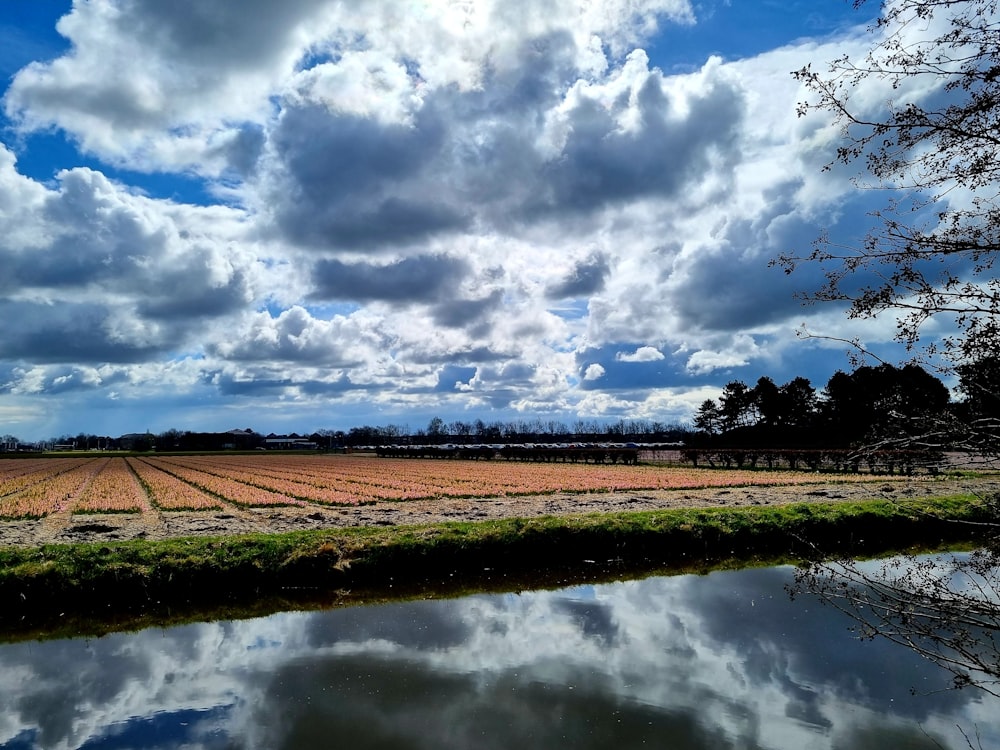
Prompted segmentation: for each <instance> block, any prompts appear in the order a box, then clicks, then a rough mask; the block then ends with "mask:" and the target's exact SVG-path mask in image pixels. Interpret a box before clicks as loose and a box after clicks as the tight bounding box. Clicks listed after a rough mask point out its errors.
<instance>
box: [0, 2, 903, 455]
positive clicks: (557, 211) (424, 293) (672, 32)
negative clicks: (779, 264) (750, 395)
mask: <svg viewBox="0 0 1000 750" xmlns="http://www.w3.org/2000/svg"><path fill="white" fill-rule="evenodd" d="M873 6H876V4H872V3H868V4H866V5H864V6H862V9H861V10H860V11H856V10H854V9H852V7H851V4H850V3H849V2H842V1H841V0H822V2H816V1H815V0H781V1H780V2H778V1H777V0H775V1H774V2H772V1H771V0H756V1H748V0H703V1H702V0H588V1H587V2H571V1H570V0H547V1H546V2H535V1H534V0H532V2H521V1H519V0H495V1H494V0H481V1H480V2H472V1H471V0H453V1H451V2H431V1H429V0H428V1H424V0H405V1H404V0H366V2H350V1H347V2H329V1H327V0H286V1H285V2H281V3H275V2H272V1H271V0H242V1H241V2H239V3H233V2H221V1H217V0H175V1H174V2H170V3H144V2H139V1H138V0H89V1H84V0H76V2H72V3H71V2H60V1H59V0H46V2H6V3H3V4H0V78H2V80H3V82H4V83H3V88H2V89H0V97H2V98H0V316H2V317H0V319H2V320H3V321H4V322H3V326H2V327H0V434H3V433H9V434H13V435H16V436H18V437H20V438H21V439H23V440H39V439H46V438H49V437H53V436H58V435H62V434H75V433H77V432H80V431H84V432H89V433H94V434H108V435H118V434H123V433H128V432H142V431H146V430H150V431H152V432H161V431H164V430H167V429H170V428H176V429H182V430H196V431H197V430H218V431H223V430H228V429H233V428H237V427H238V428H247V427H249V428H252V429H254V430H256V431H258V432H263V433H267V432H279V433H280V432H288V431H293V430H294V431H298V432H309V431H313V430H317V429H347V428H349V427H351V426H355V425H361V424H371V425H382V424H397V425H403V426H406V427H409V428H410V429H418V428H421V427H424V426H426V425H427V423H428V421H429V419H430V418H432V417H441V418H443V419H444V420H445V421H446V422H448V421H452V420H463V421H474V420H476V419H482V420H484V421H486V422H490V421H494V420H502V421H507V420H519V419H535V418H541V419H543V420H546V421H549V420H559V421H562V422H564V423H566V424H568V425H572V424H573V423H574V422H575V421H576V420H580V419H585V420H595V419H596V420H601V421H604V420H607V421H613V420H618V419H621V418H624V419H645V420H653V421H659V422H664V423H685V422H687V421H688V420H690V418H691V416H692V414H693V413H694V411H695V410H696V409H697V407H698V405H699V404H701V403H702V401H704V400H705V399H706V398H714V397H716V396H718V394H719V392H720V389H721V388H722V386H724V385H725V383H727V382H729V381H731V380H744V381H745V382H748V383H752V382H755V381H756V379H757V378H758V377H760V376H762V375H767V376H769V377H771V378H773V379H774V380H775V382H777V383H779V384H781V383H783V382H787V381H788V380H791V379H792V378H794V377H796V376H804V377H807V378H809V379H810V380H811V381H812V383H813V385H814V386H815V387H816V388H817V389H820V388H822V386H823V385H825V383H826V381H827V380H828V379H829V377H830V376H831V375H832V374H833V373H834V372H835V371H836V370H838V369H849V362H848V358H847V356H846V353H845V346H844V344H842V343H840V342H838V341H834V340H831V339H824V338H810V337H803V336H802V335H799V334H797V331H800V330H802V329H803V327H804V328H805V329H807V330H808V331H810V332H812V333H815V334H821V335H823V336H828V337H835V338H854V337H859V338H861V339H862V340H863V341H864V342H865V344H866V345H868V346H871V347H873V348H878V347H889V346H890V342H891V341H892V336H893V334H894V332H895V328H894V325H893V321H892V320H889V319H881V320H877V321H851V320H849V319H848V318H847V317H846V316H845V314H844V310H843V309H842V308H838V307H836V306H832V305H820V306H812V307H810V306H803V304H802V303H801V301H800V300H799V299H797V298H796V297H795V293H796V292H797V291H803V290H808V289H812V288H815V287H816V286H817V285H818V284H819V282H820V279H821V275H820V273H819V269H815V268H805V269H803V270H800V271H797V272H796V273H794V274H791V275H786V274H785V273H783V271H782V270H781V269H780V268H774V267H770V266H769V261H770V260H771V259H773V258H775V257H776V256H778V255H779V254H782V253H788V252H792V251H794V252H801V253H806V252H808V251H809V249H810V248H811V243H812V242H813V241H814V240H815V239H816V238H817V237H818V236H819V234H820V233H821V232H823V231H827V230H828V231H830V232H831V233H833V234H835V235H836V236H837V237H843V238H848V239H849V238H852V237H853V238H856V237H859V236H861V234H863V230H864V224H865V222H866V221H867V220H868V219H866V212H867V211H870V210H871V209H872V208H873V207H874V206H875V205H876V204H875V203H874V202H873V201H876V200H877V201H878V202H879V203H881V202H882V199H883V198H884V196H881V197H878V196H872V195H870V194H866V193H864V192H863V191H858V190H856V189H855V188H854V187H853V186H852V184H851V181H850V177H851V176H852V174H853V173H854V170H853V169H850V168H834V169H832V170H829V171H824V170H823V167H824V165H826V164H827V163H828V162H829V161H830V159H831V158H832V156H833V154H834V153H835V148H836V145H837V143H838V132H837V130H836V128H835V127H833V126H832V125H831V123H830V122H829V118H828V117H825V116H823V115H822V114H817V113H814V114H810V115H809V116H806V117H797V116H796V112H795V107H796V104H797V102H799V101H801V100H802V99H804V98H807V93H806V92H804V91H803V90H802V89H801V88H800V87H799V84H798V83H797V82H796V81H795V80H794V79H793V77H792V76H791V71H793V70H796V69H798V68H800V67H802V66H803V65H805V64H809V63H812V64H813V66H814V67H816V68H820V69H822V68H825V66H826V64H827V62H828V61H830V60H832V59H833V58H834V57H837V56H839V55H840V54H844V53H847V54H854V55H859V56H860V55H863V54H864V52H865V51H866V50H867V49H868V48H869V47H870V46H871V44H872V35H871V32H869V30H868V24H869V22H870V21H871V18H872V14H873V13H875V12H877V10H878V9H877V6H876V7H873ZM861 94H862V95H859V101H860V102H861V103H862V104H865V102H871V105H870V106H872V107H876V106H878V104H879V103H880V102H884V99H885V97H887V96H888V94H887V93H885V92H879V91H877V90H876V88H875V87H873V88H872V90H870V91H866V92H861Z"/></svg>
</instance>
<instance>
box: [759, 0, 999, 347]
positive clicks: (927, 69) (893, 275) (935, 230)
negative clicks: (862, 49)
mask: <svg viewBox="0 0 1000 750" xmlns="http://www.w3.org/2000/svg"><path fill="white" fill-rule="evenodd" d="M864 2H865V0H856V2H855V5H861V4H863V3H864ZM870 31H871V32H872V36H873V39H874V45H873V46H872V48H871V50H870V51H869V52H868V54H867V55H866V57H865V58H864V59H863V60H855V59H852V58H851V57H849V56H844V57H840V58H838V59H836V60H834V61H833V62H832V63H831V64H830V66H829V69H828V71H827V72H826V73H820V72H817V71H816V70H814V69H813V67H812V66H806V67H804V68H802V69H801V70H798V71H796V72H795V73H794V75H795V77H796V78H797V79H798V80H799V81H801V82H802V83H803V84H804V85H805V87H806V88H807V89H808V91H809V92H810V93H811V94H812V98H811V99H810V100H808V101H806V102H803V103H801V104H800V105H799V114H800V115H804V114H806V113H808V112H817V111H818V112H822V113H827V114H829V115H831V116H832V119H833V121H834V122H835V123H836V124H837V125H839V126H840V133H841V134H842V136H843V140H842V142H841V144H840V146H839V147H838V148H837V151H836V157H835V159H834V160H833V161H832V162H831V164H830V165H828V166H832V164H834V163H835V162H841V163H843V164H846V165H851V164H855V163H859V164H862V165H863V166H864V173H863V174H862V175H861V176H859V178H858V182H859V184H862V185H863V186H864V187H865V188H870V187H877V188H883V189H885V190H886V191H887V193H888V195H887V201H886V204H885V206H884V208H883V209H882V210H880V211H878V212H876V213H875V214H874V216H875V218H876V221H875V223H874V226H873V228H872V229H871V231H870V232H869V234H868V235H867V237H866V238H865V240H864V241H863V242H862V243H860V244H859V245H853V244H851V245H844V244H841V243H840V242H839V241H838V239H837V238H831V237H823V238H822V239H821V240H820V241H819V242H817V244H816V246H815V248H814V250H813V252H812V253H811V254H809V255H807V256H799V255H796V254H790V255H786V256H783V257H781V258H779V259H778V260H777V263H778V264H779V265H782V266H783V267H784V268H785V270H786V272H788V273H791V272H792V271H793V270H794V269H795V268H796V267H797V266H798V265H799V264H800V263H802V262H804V261H808V262H811V263H819V264H820V265H821V266H822V268H823V269H824V273H825V277H826V282H825V284H824V285H823V286H822V287H821V288H820V289H819V290H817V291H815V292H814V293H811V294H810V295H808V296H809V297H810V298H811V299H813V300H818V301H826V300H833V301H841V302H847V303H848V304H849V306H850V315H851V316H852V317H860V318H868V317H875V316H878V315H880V314H882V313H886V312H891V313H893V314H896V315H897V316H898V319H899V326H898V334H897V338H898V339H899V340H900V341H902V342H904V343H905V344H907V345H908V346H909V347H914V346H916V345H917V344H918V342H919V340H920V336H921V331H922V328H923V326H924V324H925V323H926V322H927V321H928V320H930V319H931V318H936V317H941V316H944V317H947V318H949V319H950V322H951V324H952V325H954V327H955V331H956V332H955V334H954V335H952V336H951V337H948V338H946V339H944V341H943V342H941V344H940V347H937V346H932V347H930V348H931V351H932V352H937V351H939V350H943V352H944V353H945V354H947V355H949V356H950V357H951V358H952V359H954V360H955V361H959V362H960V361H965V360H969V359H973V360H975V359H982V358H983V357H985V356H992V355H996V354H998V353H1000V350H998V347H1000V327H998V313H1000V279H998V278H997V274H996V273H995V271H994V265H995V262H996V257H997V251H998V250H1000V191H998V184H1000V19H998V15H997V0H895V1H894V2H889V3H885V4H884V6H883V9H882V14H881V15H880V17H879V18H878V20H877V21H876V22H875V24H874V25H873V27H872V28H871V29H870ZM887 98H888V103H887V104H885V105H884V106H881V105H880V106H879V108H877V109H876V108H873V107H872V106H871V102H872V101H880V102H884V101H885V100H886V99H887Z"/></svg>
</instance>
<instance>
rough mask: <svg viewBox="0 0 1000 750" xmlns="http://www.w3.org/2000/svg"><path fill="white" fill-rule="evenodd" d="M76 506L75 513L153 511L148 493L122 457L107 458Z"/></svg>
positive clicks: (78, 499) (75, 503) (77, 500)
mask: <svg viewBox="0 0 1000 750" xmlns="http://www.w3.org/2000/svg"><path fill="white" fill-rule="evenodd" d="M102 460H103V463H102V464H101V465H100V466H98V468H97V469H96V470H95V472H94V476H93V478H92V479H91V480H90V482H88V483H87V485H86V486H85V487H84V488H83V491H82V492H81V493H80V496H79V497H78V498H77V499H76V501H75V502H74V503H73V505H72V507H71V510H72V511H73V512H74V513H142V512H143V511H147V512H148V511H150V510H151V508H150V505H149V499H148V498H147V496H146V491H145V490H144V489H143V488H142V486H141V485H140V484H139V480H138V479H137V478H136V476H135V474H134V473H133V472H132V469H130V468H129V465H128V464H127V463H125V459H123V458H105V459H102Z"/></svg>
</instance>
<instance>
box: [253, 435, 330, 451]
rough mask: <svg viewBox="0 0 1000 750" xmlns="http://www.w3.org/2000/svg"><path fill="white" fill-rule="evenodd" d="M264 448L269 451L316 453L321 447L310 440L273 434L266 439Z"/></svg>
mask: <svg viewBox="0 0 1000 750" xmlns="http://www.w3.org/2000/svg"><path fill="white" fill-rule="evenodd" d="M264 447H265V448H267V450H269V451H272V450H283V451H314V450H316V449H317V448H319V445H318V444H317V443H315V442H314V441H312V440H310V439H309V438H304V437H299V436H298V435H294V434H293V435H275V434H273V433H272V434H271V435H268V436H267V437H266V438H264Z"/></svg>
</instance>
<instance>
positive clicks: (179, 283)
mask: <svg viewBox="0 0 1000 750" xmlns="http://www.w3.org/2000/svg"><path fill="white" fill-rule="evenodd" d="M249 296H250V281H249V279H248V278H247V276H246V273H245V272H244V271H236V272H235V273H234V274H233V276H232V278H230V279H229V280H228V281H227V282H226V283H225V284H222V285H219V286H213V285H211V284H206V282H205V269H204V268H201V269H199V268H198V267H197V266H192V267H190V268H186V269H177V271H176V272H172V271H167V272H164V273H163V276H162V277H161V279H160V280H159V282H158V283H157V285H156V288H155V289H154V290H150V292H149V293H148V295H147V296H146V297H144V298H143V299H142V301H141V302H139V304H138V306H137V310H138V312H139V314H140V315H142V316H143V317H147V318H150V319H156V320H165V321H166V320H179V321H182V320H189V319H205V318H213V317H219V316H222V315H226V314H227V313H231V312H234V311H236V310H241V309H243V308H245V307H246V304H247V301H248V298H249Z"/></svg>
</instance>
